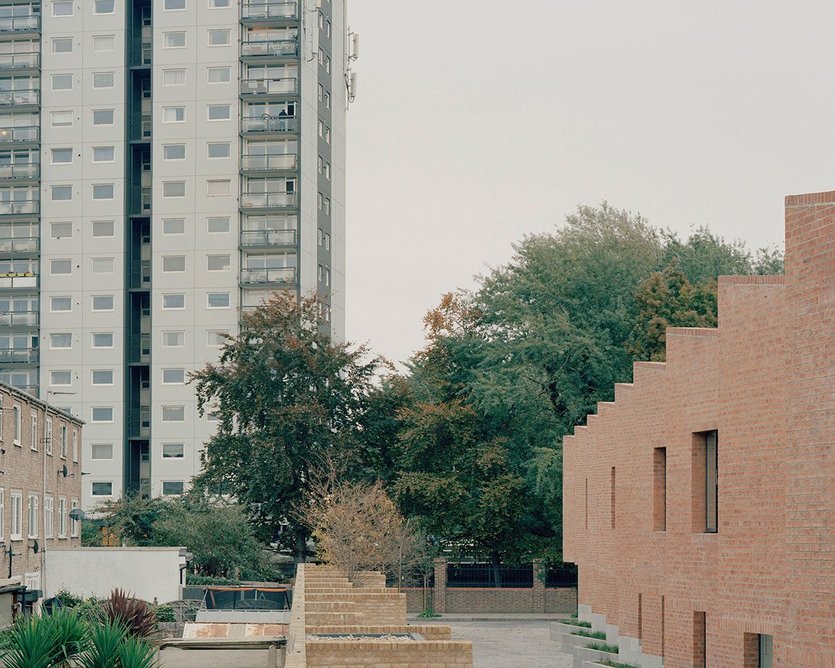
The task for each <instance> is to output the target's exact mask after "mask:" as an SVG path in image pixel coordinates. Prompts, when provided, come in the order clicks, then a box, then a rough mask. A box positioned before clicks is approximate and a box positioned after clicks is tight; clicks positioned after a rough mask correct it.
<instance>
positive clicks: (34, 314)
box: [0, 311, 38, 327]
mask: <svg viewBox="0 0 835 668" xmlns="http://www.w3.org/2000/svg"><path fill="white" fill-rule="evenodd" d="M37 326H38V311H6V312H3V311H0V327H37Z"/></svg>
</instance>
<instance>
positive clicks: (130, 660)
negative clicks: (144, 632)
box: [119, 637, 160, 668]
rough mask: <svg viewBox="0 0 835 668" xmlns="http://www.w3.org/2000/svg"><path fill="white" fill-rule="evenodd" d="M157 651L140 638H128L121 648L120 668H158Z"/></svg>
mask: <svg viewBox="0 0 835 668" xmlns="http://www.w3.org/2000/svg"><path fill="white" fill-rule="evenodd" d="M156 655H157V650H156V647H154V646H153V645H149V644H148V643H146V642H145V641H143V640H141V639H140V638H135V637H128V638H126V639H125V641H124V642H123V643H122V645H121V646H120V647H119V666H120V668H157V667H158V666H159V665H160V664H159V662H158V661H157V658H156Z"/></svg>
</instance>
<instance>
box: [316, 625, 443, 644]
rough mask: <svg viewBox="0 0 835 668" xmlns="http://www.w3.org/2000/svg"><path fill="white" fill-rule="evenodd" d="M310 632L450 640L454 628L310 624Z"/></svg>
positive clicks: (439, 626) (438, 626)
mask: <svg viewBox="0 0 835 668" xmlns="http://www.w3.org/2000/svg"><path fill="white" fill-rule="evenodd" d="M307 632H308V633H328V634H332V633H419V634H420V635H422V636H423V637H424V638H426V640H449V639H450V638H452V629H451V628H450V627H449V626H443V625H442V624H404V625H403V626H389V625H386V626H316V627H313V626H308V627H307Z"/></svg>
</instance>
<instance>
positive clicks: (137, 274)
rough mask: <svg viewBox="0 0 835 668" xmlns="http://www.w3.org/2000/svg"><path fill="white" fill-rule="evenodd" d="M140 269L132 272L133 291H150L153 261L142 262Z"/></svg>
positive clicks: (131, 284) (131, 287) (136, 268)
mask: <svg viewBox="0 0 835 668" xmlns="http://www.w3.org/2000/svg"><path fill="white" fill-rule="evenodd" d="M138 264H139V266H138V267H136V266H135V267H134V268H133V269H131V272H130V289H131V290H149V289H150V288H151V261H150V260H141V261H140V262H139V263H138Z"/></svg>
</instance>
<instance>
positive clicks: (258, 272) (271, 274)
mask: <svg viewBox="0 0 835 668" xmlns="http://www.w3.org/2000/svg"><path fill="white" fill-rule="evenodd" d="M295 283H296V268H295V267H273V268H272V269H241V286H242V287H260V286H264V285H295Z"/></svg>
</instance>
